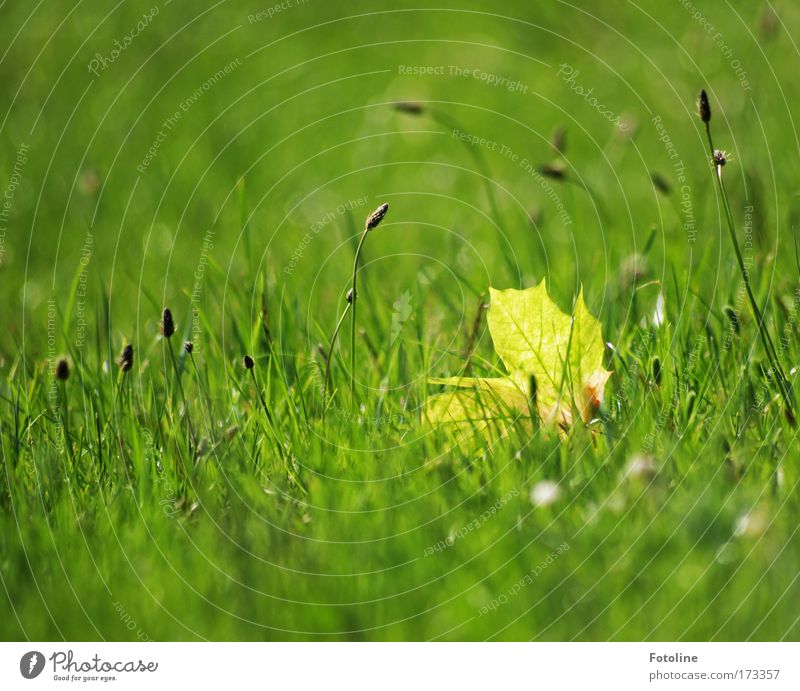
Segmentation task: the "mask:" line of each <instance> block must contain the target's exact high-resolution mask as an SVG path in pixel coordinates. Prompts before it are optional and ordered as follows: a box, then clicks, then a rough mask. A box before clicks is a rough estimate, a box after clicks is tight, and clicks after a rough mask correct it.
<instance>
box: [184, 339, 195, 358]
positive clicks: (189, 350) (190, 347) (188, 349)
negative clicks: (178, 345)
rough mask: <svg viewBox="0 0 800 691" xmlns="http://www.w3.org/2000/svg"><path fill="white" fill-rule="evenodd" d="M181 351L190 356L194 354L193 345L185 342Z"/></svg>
mask: <svg viewBox="0 0 800 691" xmlns="http://www.w3.org/2000/svg"><path fill="white" fill-rule="evenodd" d="M183 349H184V350H185V351H186V352H187V353H189V355H191V354H192V353H193V352H194V343H192V342H191V341H186V343H184V344H183Z"/></svg>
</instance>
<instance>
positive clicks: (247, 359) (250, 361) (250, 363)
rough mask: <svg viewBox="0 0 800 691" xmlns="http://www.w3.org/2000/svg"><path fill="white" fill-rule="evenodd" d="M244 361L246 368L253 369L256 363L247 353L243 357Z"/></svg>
mask: <svg viewBox="0 0 800 691" xmlns="http://www.w3.org/2000/svg"><path fill="white" fill-rule="evenodd" d="M242 362H243V363H244V368H245V369H253V366H254V365H255V364H256V363H255V362H254V361H253V358H251V357H250V356H249V355H245V356H244V358H242Z"/></svg>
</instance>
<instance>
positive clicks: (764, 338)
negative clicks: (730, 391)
mask: <svg viewBox="0 0 800 691" xmlns="http://www.w3.org/2000/svg"><path fill="white" fill-rule="evenodd" d="M706 137H707V138H708V146H709V149H710V150H711V160H712V161H713V160H714V142H713V141H712V139H711V127H710V126H709V124H708V122H706ZM715 177H716V179H717V187H718V188H719V193H720V196H721V197H722V206H723V208H724V209H725V219H726V220H727V222H728V232H729V233H730V236H731V242H732V243H733V250H734V254H735V255H736V261H737V262H738V264H739V271H740V272H741V274H742V280H743V281H744V287H745V291H746V292H747V299H748V301H749V302H750V308H751V309H752V310H753V315H754V316H755V318H756V324H757V326H758V335H759V336H760V337H761V342H762V344H763V345H764V350H766V352H767V357H768V358H769V361H770V365H771V368H772V371H773V372H775V376H776V378H777V380H778V385H779V386H778V388H779V389H780V392H781V397H782V398H783V401H784V403H785V404H786V407H787V408H788V409H789V410H790V411H792V412H793V411H794V406H793V405H792V400H791V396H790V394H789V384H788V380H787V378H786V375H785V374H784V372H783V368H782V367H781V363H780V361H779V360H778V352H777V350H775V345H774V344H773V342H772V338H771V337H770V335H769V331H768V330H767V324H766V322H765V321H764V317H763V315H762V314H761V310H760V309H759V307H758V302H756V298H755V295H754V294H753V289H752V286H751V285H750V272H749V271H748V269H747V267H746V266H745V263H744V257H743V256H742V251H741V249H740V248H739V240H738V238H737V237H736V228H735V224H734V222H733V213H732V212H731V206H730V202H729V201H728V194H727V192H726V191H725V184H724V183H723V182H722V171H721V169H720V166H719V165H717V166H716V176H715Z"/></svg>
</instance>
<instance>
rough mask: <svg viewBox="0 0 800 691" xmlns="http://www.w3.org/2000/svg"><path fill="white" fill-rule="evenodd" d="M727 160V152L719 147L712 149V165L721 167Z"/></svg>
mask: <svg viewBox="0 0 800 691" xmlns="http://www.w3.org/2000/svg"><path fill="white" fill-rule="evenodd" d="M727 162H728V154H727V152H725V151H722V150H721V149H715V150H714V165H715V166H717V168H722V166H724V165H725V164H726V163H727Z"/></svg>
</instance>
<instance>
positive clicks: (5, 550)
mask: <svg viewBox="0 0 800 691" xmlns="http://www.w3.org/2000/svg"><path fill="white" fill-rule="evenodd" d="M0 18H1V19H2V21H0V36H2V39H3V40H2V41H1V42H0V44H2V46H4V48H3V54H2V58H0V75H1V76H2V83H3V85H4V89H3V90H2V94H1V95H0V112H1V113H2V124H1V125H0V131H1V134H2V136H1V137H0V151H1V152H2V153H1V154H0V160H1V161H2V170H3V176H2V179H0V194H2V195H3V197H2V200H0V318H1V322H2V325H3V328H2V329H0V470H1V471H2V472H0V582H2V586H3V587H2V590H0V614H2V616H0V638H2V639H3V640H16V639H30V640H61V639H66V640H122V641H128V640H130V641H136V640H204V639H208V640H431V639H437V640H484V639H492V640H526V641H527V640H609V639H610V640H781V639H787V640H797V639H798V637H800V608H798V607H797V604H796V603H797V602H798V600H799V599H800V583H798V575H800V539H799V538H798V535H797V532H798V526H799V525H800V521H799V520H798V519H799V518H800V495H799V494H798V482H800V466H798V460H799V459H800V454H798V451H799V450H800V444H798V438H797V434H798V427H797V423H796V418H797V417H800V396H798V395H797V394H796V389H797V388H798V382H797V368H798V366H800V342H798V335H800V324H798V315H799V314H800V312H798V307H800V259H798V256H800V251H798V247H797V233H798V230H797V227H798V223H800V196H798V192H797V180H798V178H799V177H800V138H799V137H798V133H797V128H796V124H795V123H796V122H797V121H798V119H800V106H798V103H799V102H800V101H799V100H798V98H797V86H796V84H797V82H796V73H797V62H798V59H800V52H799V51H798V47H797V44H796V42H795V38H796V36H797V32H798V30H800V7H798V6H797V5H796V3H793V2H791V1H790V0H775V1H774V2H766V1H765V2H761V1H759V2H743V1H741V2H740V1H735V0H731V1H730V2H725V3H712V2H701V1H700V0H695V2H694V3H690V2H684V1H683V0H681V1H680V2H673V3H664V2H656V1H654V0H633V1H632V2H629V3H594V2H588V1H587V0H580V1H579V2H577V3H568V2H559V1H556V0H552V1H551V0H547V1H543V2H537V3H531V2H524V1H522V0H512V1H511V2H508V3H504V4H502V5H496V4H495V3H488V2H479V1H477V0H457V1H456V0H442V1H441V2H438V3H433V4H431V3H425V2H414V3H410V4H405V3H403V4H402V6H399V5H398V3H392V2H386V1H384V0H364V1H361V0H356V1H354V2H349V3H334V2H324V1H323V0H287V1H286V2H283V3H276V4H269V3H260V4H259V3H255V2H250V1H249V0H248V1H246V2H230V1H229V2H215V3H211V2H206V1H205V0H203V1H201V2H194V3H190V4H184V3H177V2H171V0H144V1H142V2H140V1H139V0H135V1H131V2H124V3H119V4H118V5H115V6H114V5H109V4H108V3H102V2H99V0H88V1H87V2H81V3H74V4H73V3H39V4H34V3H24V2H19V1H17V0H6V2H5V3H2V4H0ZM792 84H795V86H794V87H793V86H792ZM701 89H705V90H706V91H707V92H708V99H709V107H710V109H711V120H710V123H709V125H710V127H711V131H712V134H713V138H714V141H713V144H714V146H716V147H718V148H719V149H720V150H724V151H725V152H726V153H725V165H724V167H723V166H722V165H717V166H715V165H714V164H713V162H712V157H711V150H710V149H709V143H708V141H707V138H706V131H705V123H704V122H703V120H702V119H701V117H700V116H699V115H698V104H697V100H698V94H699V93H700V90H701ZM717 172H719V173H720V174H721V175H722V179H723V180H724V185H725V190H726V193H727V196H726V197H723V196H722V195H721V194H720V187H719V184H718V180H717V179H716V176H717ZM384 203H386V204H388V205H389V208H388V211H387V212H386V215H385V217H383V218H382V219H381V220H380V222H379V224H377V225H376V227H374V228H373V229H371V230H370V231H369V232H368V233H366V234H365V233H364V232H363V231H364V228H365V223H366V222H367V219H368V217H369V216H370V214H372V213H373V212H374V211H375V210H376V209H378V208H379V207H380V205H382V204H384ZM726 203H727V206H726ZM728 209H729V210H730V215H731V222H732V223H731V224H730V225H729V221H728V216H727V210H728ZM731 228H732V229H733V237H732V234H731ZM734 238H735V241H734ZM361 239H364V243H363V247H361V251H360V255H359V259H360V261H359V264H358V266H359V269H358V274H357V280H358V285H357V290H356V292H355V300H353V293H349V295H350V297H349V298H348V291H350V290H351V289H352V286H353V268H354V255H355V254H356V253H357V248H358V245H359V241H360V240H361ZM737 248H738V251H739V253H740V258H741V264H740V262H739V260H738V259H737ZM742 266H744V268H745V275H746V276H747V277H748V281H749V286H750V293H752V298H751V295H750V294H749V293H748V290H747V285H746V284H745V282H744V280H743V274H742V271H741V267H742ZM541 281H545V285H546V286H547V290H548V293H549V296H550V298H551V299H552V300H553V301H554V302H555V304H556V305H557V306H558V308H559V310H560V311H561V312H563V313H567V314H570V313H572V312H573V309H574V308H575V305H576V304H577V302H576V301H577V299H578V295H579V294H581V291H582V299H583V300H585V303H586V306H587V307H588V310H589V312H590V313H591V315H593V317H594V318H596V319H597V320H598V322H599V326H600V330H601V333H602V337H601V338H599V339H595V342H596V344H597V345H598V347H600V348H601V350H602V353H601V357H602V364H603V367H604V368H605V369H607V370H609V371H611V372H612V373H613V374H612V375H611V376H610V378H609V380H608V383H607V384H606V386H605V392H604V396H603V397H602V398H603V400H602V402H600V401H598V403H600V405H599V406H598V407H596V408H594V409H593V410H592V411H591V415H588V416H586V418H585V419H584V418H582V417H581V416H579V415H575V416H574V420H572V421H571V424H563V425H561V427H558V426H557V425H554V424H548V422H547V421H546V420H538V415H537V412H536V410H535V401H534V409H533V410H532V411H530V416H529V417H528V418H527V419H524V418H525V416H524V415H523V416H521V417H522V419H516V420H514V421H513V422H511V423H510V424H508V425H506V426H505V427H504V429H503V432H502V433H501V434H487V433H485V431H484V430H481V429H479V427H480V425H473V426H472V430H471V431H470V429H467V428H465V427H462V428H461V433H460V435H459V433H457V431H456V430H455V429H454V427H453V426H452V425H448V424H434V421H432V420H431V419H430V415H429V414H428V413H429V411H430V402H431V400H432V399H433V397H434V396H436V395H438V394H441V393H442V392H443V391H446V390H447V387H444V386H442V384H441V383H438V382H437V381H436V380H437V379H441V378H445V377H454V376H461V375H463V374H467V373H468V374H469V375H470V376H473V377H497V376H503V375H504V374H505V373H506V369H507V368H506V367H505V365H504V364H503V362H502V361H501V358H500V357H499V356H498V352H497V350H496V346H497V343H496V342H495V339H493V336H492V334H490V333H489V322H488V319H487V317H488V316H489V315H491V314H492V310H493V309H495V310H496V309H497V305H495V306H494V307H492V301H491V300H490V293H489V288H490V287H491V288H494V289H510V288H515V289H519V290H523V289H527V288H531V287H532V286H536V285H538V284H539V283H540V282H541ZM754 304H755V305H756V310H757V311H758V314H761V315H763V320H762V321H761V322H760V323H759V320H758V318H756V316H755V314H756V310H754V309H753V305H754ZM165 309H168V310H169V315H166V316H165V314H164V310H165ZM495 314H496V312H495ZM354 315H355V316H354ZM340 317H341V328H340V329H339V330H338V333H337V337H336V338H335V340H334V338H333V335H334V331H335V330H336V327H337V323H339V321H340ZM575 323H576V324H577V323H578V321H577V320H576V321H575ZM173 330H174V333H173ZM187 341H189V342H191V344H192V345H191V346H190V347H187V346H185V342H187ZM126 346H131V348H132V349H131V350H128V352H127V353H124V349H125V347H126ZM781 371H782V372H785V379H784V376H782V375H781V374H780V372H781ZM570 376H571V375H569V376H565V378H564V380H563V381H561V382H560V384H561V385H562V386H563V387H564V390H565V391H566V390H567V389H568V388H569V386H568V384H566V383H565V382H567V380H569V379H570ZM564 395H566V394H564ZM532 422H533V423H536V424H532ZM539 423H541V424H539ZM793 602H794V603H795V605H792V604H791V603H793Z"/></svg>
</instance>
